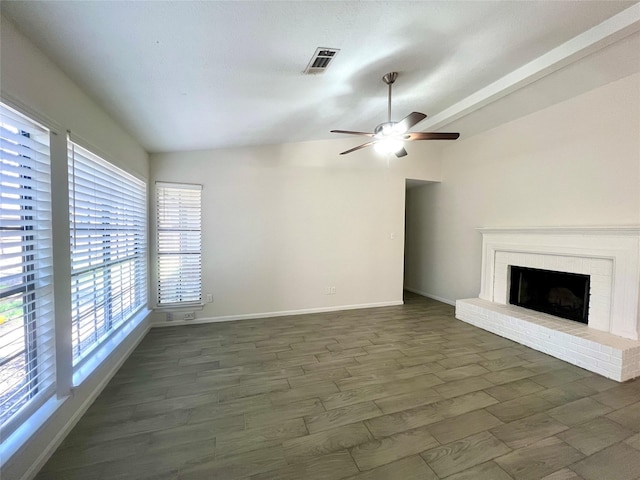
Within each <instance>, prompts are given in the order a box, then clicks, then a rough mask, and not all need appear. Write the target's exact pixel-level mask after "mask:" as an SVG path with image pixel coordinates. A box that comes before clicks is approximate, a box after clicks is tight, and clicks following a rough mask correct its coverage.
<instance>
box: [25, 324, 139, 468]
mask: <svg viewBox="0 0 640 480" xmlns="http://www.w3.org/2000/svg"><path fill="white" fill-rule="evenodd" d="M150 329H151V325H150V324H149V323H147V325H146V327H144V328H143V329H142V331H141V332H140V335H138V338H136V339H135V340H134V341H133V342H132V343H131V345H130V346H129V348H127V349H126V351H125V352H124V354H123V355H121V356H120V357H119V358H118V360H117V361H116V362H115V364H114V365H113V366H112V367H111V368H110V369H109V371H108V372H107V374H106V375H105V376H104V377H103V378H102V380H100V382H99V383H98V384H97V385H96V387H95V388H94V389H93V390H92V391H91V392H89V394H88V395H87V398H86V399H85V400H84V401H83V402H82V404H81V405H80V407H79V408H78V409H77V410H75V411H74V413H73V415H72V416H71V417H70V418H69V420H67V422H66V423H65V424H64V426H63V427H62V428H61V429H60V430H58V433H56V435H55V436H54V437H53V438H52V439H51V441H50V442H49V443H48V444H47V446H46V447H45V448H44V449H43V450H42V452H41V453H40V455H39V456H38V458H37V459H36V460H35V461H34V462H33V463H32V465H31V467H30V468H29V469H28V470H27V471H26V472H25V473H24V475H23V476H22V478H21V480H31V479H33V478H34V477H35V476H36V475H37V474H38V472H39V471H40V469H41V468H42V467H44V465H45V463H47V461H48V460H49V458H51V456H52V455H53V453H54V452H55V451H56V449H57V448H58V447H59V446H60V444H61V443H62V441H63V440H64V439H65V438H66V437H67V435H68V434H69V433H70V432H71V430H72V429H73V427H75V426H76V424H77V423H78V422H79V421H80V419H81V418H82V416H83V415H84V414H85V413H86V411H87V410H88V409H89V407H90V406H91V404H92V403H93V402H94V401H95V399H96V398H98V395H100V393H102V390H104V387H106V386H107V383H109V381H110V380H111V379H112V378H113V376H114V375H115V374H116V373H117V372H118V370H119V369H120V367H121V366H122V364H123V363H124V362H125V361H126V360H127V358H129V355H131V354H132V353H133V351H134V350H135V349H136V347H137V346H138V345H139V344H140V342H141V341H142V339H143V338H144V337H145V335H146V334H147V332H148V331H149V330H150Z"/></svg>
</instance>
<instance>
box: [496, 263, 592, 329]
mask: <svg viewBox="0 0 640 480" xmlns="http://www.w3.org/2000/svg"><path fill="white" fill-rule="evenodd" d="M509 271H510V277H511V280H510V288H509V303H511V304H512V305H518V306H520V307H525V308H529V309H531V310H536V311H538V312H543V313H549V314H551V315H555V316H557V317H562V318H566V319H568V320H573V321H576V322H580V323H587V322H588V315H589V275H581V274H578V273H566V272H554V271H551V270H539V269H537V268H526V267H517V266H514V265H511V266H510V267H509Z"/></svg>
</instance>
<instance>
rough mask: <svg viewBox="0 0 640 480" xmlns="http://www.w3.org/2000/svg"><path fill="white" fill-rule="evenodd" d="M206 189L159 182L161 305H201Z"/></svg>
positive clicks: (157, 227) (157, 234)
mask: <svg viewBox="0 0 640 480" xmlns="http://www.w3.org/2000/svg"><path fill="white" fill-rule="evenodd" d="M201 197H202V186H200V185H185V184H175V183H161V182H157V183H156V202H157V203H156V213H157V219H156V220H157V222H156V242H157V250H158V264H157V269H158V278H157V281H158V285H157V292H158V298H157V301H158V306H172V305H185V304H193V303H200V302H201V301H202V287H201V277H202V265H201V252H200V249H201V232H200V228H201V227H200V224H201V210H202V206H201Z"/></svg>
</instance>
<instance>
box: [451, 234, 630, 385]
mask: <svg viewBox="0 0 640 480" xmlns="http://www.w3.org/2000/svg"><path fill="white" fill-rule="evenodd" d="M478 230H479V231H480V232H481V233H482V237H483V240H482V277H481V288H480V294H479V300H480V302H479V303H478V302H471V303H470V304H468V305H465V304H464V302H465V301H464V300H460V301H458V302H456V315H457V316H458V318H460V319H462V320H465V321H470V320H471V321H470V323H474V324H476V325H478V326H480V327H482V328H486V329H487V330H491V331H494V332H495V333H499V334H501V335H503V336H509V335H506V334H504V332H503V330H505V329H503V328H502V327H500V328H497V327H496V318H497V317H496V315H498V314H497V313H495V312H498V311H499V312H500V314H499V317H500V319H503V318H504V315H505V312H510V313H508V314H506V315H508V316H509V315H511V317H513V318H515V317H518V321H525V322H530V323H531V322H533V324H536V325H537V327H536V328H543V329H550V330H551V331H556V332H557V331H560V332H562V335H556V334H551V333H550V332H547V333H545V335H543V337H544V339H545V341H544V343H545V345H544V348H539V349H541V350H543V351H546V352H547V353H550V354H552V355H555V356H557V357H559V358H562V359H564V360H568V361H570V362H572V363H575V364H577V365H580V366H584V367H585V368H589V369H591V370H593V371H597V372H598V373H602V374H604V375H606V376H608V377H610V378H616V379H617V380H622V379H627V378H633V376H638V375H640V342H638V338H639V334H640V316H639V314H640V226H635V225H634V226H593V227H516V228H512V227H497V228H480V229H478ZM510 266H520V267H530V268H538V269H543V270H555V271H561V272H569V273H579V274H584V275H589V277H590V301H589V324H588V327H587V326H585V325H581V324H576V323H575V322H572V321H570V320H564V319H558V318H557V317H553V316H551V315H548V314H543V313H539V312H532V311H530V310H526V309H523V308H521V307H515V306H512V305H509V306H507V305H508V295H509V274H510ZM460 302H463V303H462V304H461V303H460ZM458 304H460V305H458ZM472 305H473V308H472V309H471V310H474V311H476V312H477V313H476V314H472V315H471V317H474V315H475V317H476V318H471V317H470V314H469V311H470V310H469V308H467V307H471V306H472ZM479 305H481V306H482V307H481V308H480V307H479ZM492 306H495V307H492ZM479 309H480V310H482V309H485V310H486V309H489V310H493V311H494V314H495V315H494V314H491V312H480V311H479ZM463 317H464V318H463ZM523 319H524V320H523ZM498 323H499V322H498ZM521 327H522V328H524V330H527V328H525V327H524V324H523V325H521ZM522 328H521V330H522ZM498 330H500V331H498ZM506 330H508V331H511V330H512V329H511V328H507V329H506ZM515 331H517V329H516V330H515ZM572 332H573V333H572ZM600 332H602V333H600ZM513 335H515V336H519V335H520V334H518V333H514V334H513ZM567 335H568V336H567ZM572 336H573V338H572ZM543 337H540V338H543ZM549 338H554V339H555V340H552V341H549ZM576 338H581V339H582V340H580V341H577V340H576ZM513 339H514V340H516V341H521V340H520V339H518V338H513ZM584 339H588V342H595V343H594V344H593V345H591V344H589V347H590V348H595V349H596V351H607V352H608V351H609V349H610V348H611V347H612V346H613V347H615V348H617V347H620V348H622V350H620V352H619V353H620V355H619V357H620V362H618V363H620V365H618V367H615V368H612V367H611V365H610V364H607V363H606V362H605V361H604V360H602V358H600V359H599V360H598V361H596V360H593V361H591V360H589V359H588V358H585V355H584V348H585V345H584V344H583V345H581V348H580V349H578V348H577V344H580V343H581V342H582V343H584V341H583V340H584ZM622 340H625V341H622ZM567 341H568V342H570V343H572V344H573V347H575V348H573V347H571V348H569V347H568V345H567V344H566V342H567ZM554 342H555V343H557V345H554ZM521 343H526V344H528V345H529V346H533V348H536V345H535V343H536V342H535V341H531V340H530V339H527V342H522V341H521ZM616 346H617V347H616ZM636 347H637V349H636ZM578 350H580V352H582V353H580V354H578ZM625 352H626V353H625ZM596 356H599V357H601V355H596ZM614 356H615V357H616V358H617V357H618V354H617V353H616V354H615V355H614ZM622 357H625V359H626V360H624V359H623V358H622ZM605 360H610V358H607V359H605ZM623 360H624V361H623ZM616 362H617V360H616ZM616 362H614V363H616ZM597 364H601V365H600V366H597ZM623 364H624V365H623ZM590 367H591V368H590ZM623 367H624V370H625V372H624V373H623V372H622V370H623ZM616 369H619V370H620V371H617V370H616Z"/></svg>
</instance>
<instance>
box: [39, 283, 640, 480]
mask: <svg viewBox="0 0 640 480" xmlns="http://www.w3.org/2000/svg"><path fill="white" fill-rule="evenodd" d="M405 302H406V303H405V305H403V306H398V307H385V308H376V309H366V310H351V311H343V312H333V313H325V314H313V315H301V316H291V317H279V318H270V319H261V320H245V321H238V322H227V323H216V324H204V325H190V326H180V327H167V328H155V329H152V330H151V331H150V332H149V334H148V335H147V336H146V337H145V339H144V340H143V341H142V343H141V344H140V345H139V346H138V348H137V349H136V350H135V352H134V353H133V354H132V355H131V357H130V358H129V359H128V360H127V361H126V363H125V364H124V365H123V367H122V368H121V369H120V371H119V372H118V373H117V374H116V375H115V377H114V378H113V379H112V380H111V382H110V383H109V384H108V386H107V387H106V388H105V390H104V391H103V392H102V393H101V394H100V396H99V397H98V399H97V400H96V401H95V403H94V404H93V405H92V406H91V407H90V409H89V410H88V411H87V413H86V414H85V415H84V417H83V418H82V419H81V420H80V422H79V423H78V424H77V426H76V427H75V428H74V429H73V431H72V432H71V433H70V434H69V436H68V437H67V438H66V439H65V441H64V442H63V443H62V445H61V446H60V448H58V450H57V451H56V452H55V453H54V455H53V456H52V457H51V459H50V460H49V461H48V462H47V464H46V465H45V466H44V468H43V469H42V471H41V472H40V473H39V474H38V476H37V479H38V480H45V479H47V480H49V479H55V480H78V479H91V480H108V479H135V480H144V479H157V480H176V479H181V480H191V479H223V480H266V479H274V480H276V479H277V480H287V479H290V480H314V479H318V480H338V479H351V480H396V479H397V480H412V479H421V480H425V479H426V480H432V479H433V480H437V479H445V478H446V479H450V480H462V479H469V480H478V479H489V480H503V479H516V480H520V479H542V478H544V479H546V480H560V479H565V480H566V479H585V480H616V479H638V478H640V380H635V381H630V382H627V383H624V384H619V383H616V382H614V381H611V380H607V379H605V378H603V377H601V376H598V375H596V374H593V373H590V372H588V371H586V370H582V369H580V368H577V367H575V366H572V365H570V364H567V363H565V362H562V361H559V360H557V359H555V358H552V357H549V356H547V355H544V354H542V353H539V352H537V351H534V350H531V349H529V348H527V347H524V346H522V345H519V344H517V343H514V342H512V341H510V340H507V339H504V338H501V337H498V336H496V335H493V334H491V333H488V332H485V331H483V330H480V329H478V328H475V327H473V326H471V325H468V324H466V323H463V322H461V321H458V320H456V319H455V318H454V315H453V314H454V311H453V308H452V307H451V306H449V305H445V304H442V303H439V302H436V301H433V300H429V299H426V298H423V297H420V296H417V295H413V294H410V293H406V294H405Z"/></svg>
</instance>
